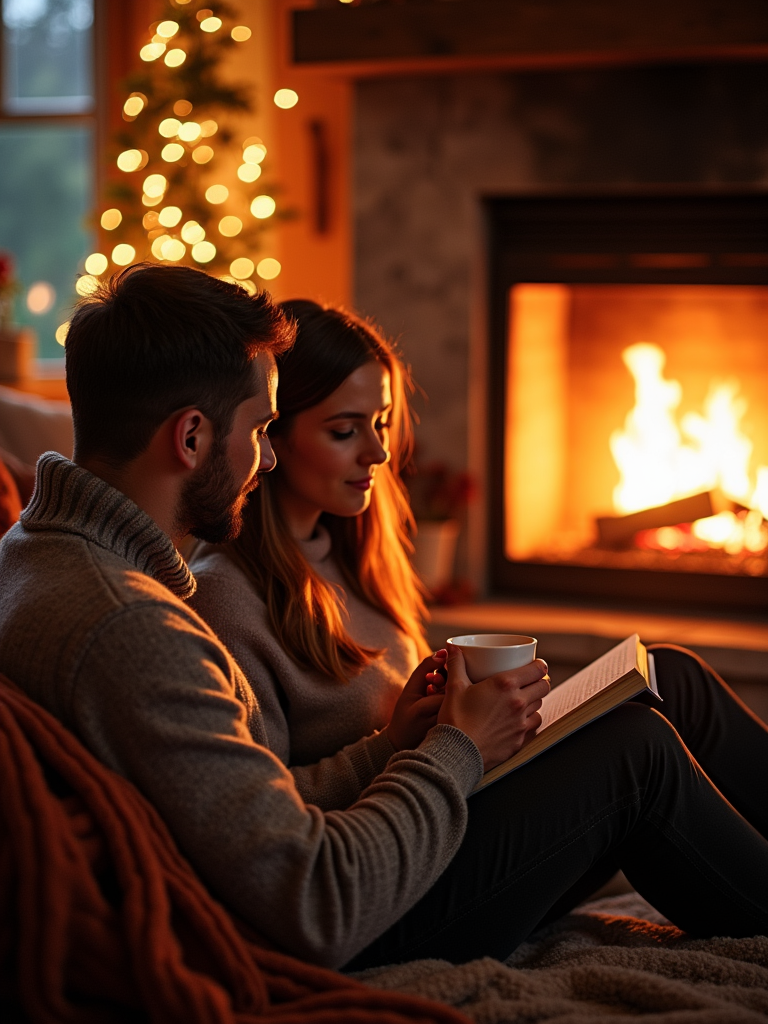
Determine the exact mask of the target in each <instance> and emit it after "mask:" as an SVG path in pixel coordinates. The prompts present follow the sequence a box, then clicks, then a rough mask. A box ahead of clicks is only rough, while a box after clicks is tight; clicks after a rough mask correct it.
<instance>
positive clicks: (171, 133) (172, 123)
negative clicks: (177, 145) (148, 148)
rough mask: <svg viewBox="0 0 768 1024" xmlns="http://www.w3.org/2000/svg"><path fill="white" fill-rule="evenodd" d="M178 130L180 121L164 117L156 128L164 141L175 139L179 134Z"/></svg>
mask: <svg viewBox="0 0 768 1024" xmlns="http://www.w3.org/2000/svg"><path fill="white" fill-rule="evenodd" d="M179 128H181V121H178V120H177V119H176V118H175V117H165V118H163V120H162V121H161V122H160V124H159V125H158V126H157V130H158V131H159V132H160V134H161V135H162V136H163V138H164V139H173V138H175V137H176V136H177V135H178V134H179Z"/></svg>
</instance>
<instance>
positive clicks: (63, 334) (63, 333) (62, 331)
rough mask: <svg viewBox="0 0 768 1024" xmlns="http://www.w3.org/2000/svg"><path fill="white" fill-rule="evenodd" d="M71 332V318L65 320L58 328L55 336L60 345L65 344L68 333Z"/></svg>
mask: <svg viewBox="0 0 768 1024" xmlns="http://www.w3.org/2000/svg"><path fill="white" fill-rule="evenodd" d="M68 333H69V320H65V321H64V323H63V324H59V326H58V327H57V328H56V333H55V335H54V337H55V338H56V341H58V343H59V344H60V345H65V344H66V341H67V334H68Z"/></svg>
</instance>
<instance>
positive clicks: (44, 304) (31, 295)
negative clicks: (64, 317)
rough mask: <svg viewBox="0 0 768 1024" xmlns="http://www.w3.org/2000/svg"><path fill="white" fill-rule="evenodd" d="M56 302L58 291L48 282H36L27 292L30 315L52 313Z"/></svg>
mask: <svg viewBox="0 0 768 1024" xmlns="http://www.w3.org/2000/svg"><path fill="white" fill-rule="evenodd" d="M105 262H106V261H105ZM86 267H87V264H86ZM55 302H56V289H55V288H54V287H53V285H52V284H49V283H48V282H47V281H35V283H34V284H33V285H30V287H29V291H28V292H27V309H28V310H29V312H30V313H34V314H35V316H43V314H45V313H50V311H51V310H52V309H53V305H54V303H55Z"/></svg>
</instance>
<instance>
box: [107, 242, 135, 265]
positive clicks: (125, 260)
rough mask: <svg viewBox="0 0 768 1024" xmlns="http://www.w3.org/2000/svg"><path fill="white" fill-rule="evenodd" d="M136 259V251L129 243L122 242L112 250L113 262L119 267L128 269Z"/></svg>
mask: <svg viewBox="0 0 768 1024" xmlns="http://www.w3.org/2000/svg"><path fill="white" fill-rule="evenodd" d="M135 257H136V250H135V249H134V248H133V246H132V245H128V243H127V242H121V243H120V245H116V246H115V248H114V249H113V250H112V262H113V263H116V264H117V265H118V267H127V266H128V264H129V263H131V262H133V260H134V259H135Z"/></svg>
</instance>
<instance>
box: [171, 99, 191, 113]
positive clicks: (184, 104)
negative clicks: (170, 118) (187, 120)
mask: <svg viewBox="0 0 768 1024" xmlns="http://www.w3.org/2000/svg"><path fill="white" fill-rule="evenodd" d="M173 112H174V114H178V115H179V117H187V115H188V114H191V113H192V104H191V103H190V102H189V100H176V102H175V103H174V104H173Z"/></svg>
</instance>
